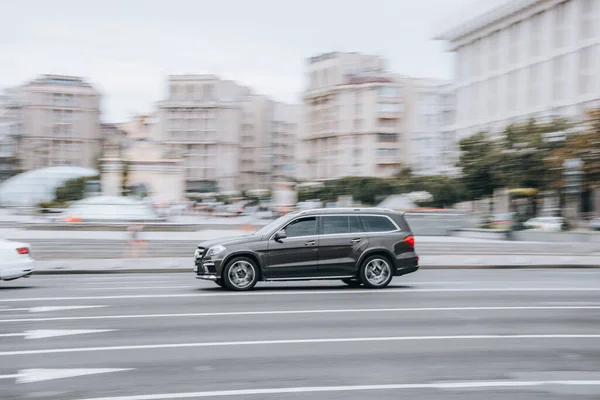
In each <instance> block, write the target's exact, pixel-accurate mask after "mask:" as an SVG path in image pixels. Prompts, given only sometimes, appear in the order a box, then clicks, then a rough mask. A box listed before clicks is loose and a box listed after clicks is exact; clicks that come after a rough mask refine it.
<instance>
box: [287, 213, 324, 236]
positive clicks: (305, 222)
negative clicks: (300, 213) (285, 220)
mask: <svg viewBox="0 0 600 400" xmlns="http://www.w3.org/2000/svg"><path fill="white" fill-rule="evenodd" d="M285 233H286V235H287V237H289V238H291V237H298V236H311V235H314V234H316V233H317V218H316V217H309V218H300V219H297V220H295V221H294V222H292V223H291V224H289V225H288V226H286V227H285Z"/></svg>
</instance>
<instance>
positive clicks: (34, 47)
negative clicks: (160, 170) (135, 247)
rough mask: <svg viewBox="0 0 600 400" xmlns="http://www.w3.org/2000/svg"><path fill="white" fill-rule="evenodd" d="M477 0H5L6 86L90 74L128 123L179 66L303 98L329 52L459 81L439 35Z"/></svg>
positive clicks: (107, 118) (113, 114) (112, 113)
mask: <svg viewBox="0 0 600 400" xmlns="http://www.w3.org/2000/svg"><path fill="white" fill-rule="evenodd" d="M473 1H474V0H360V1H359V0H302V1H299V0H218V1H217V0H214V1H211V0H0V88H6V87H11V86H16V85H19V84H22V83H24V82H26V81H28V80H31V79H32V78H34V77H35V76H37V75H41V74H46V73H50V74H64V75H75V76H83V77H85V78H86V79H88V81H90V82H91V83H92V84H93V85H94V86H95V87H96V88H97V89H98V90H99V91H100V92H101V93H102V95H103V97H102V114H103V115H102V120H103V121H104V122H122V121H125V120H127V119H129V118H131V117H132V116H134V115H136V114H139V113H147V112H150V111H152V110H153V109H154V108H155V103H156V101H159V100H161V99H162V98H164V97H165V93H166V76H167V75H169V74H188V73H189V74H192V73H197V74H201V73H212V74H216V75H219V76H221V77H223V78H226V79H233V80H235V81H238V82H239V83H241V84H243V85H246V86H249V87H251V88H252V89H253V90H254V91H255V92H257V93H261V94H265V95H268V96H271V97H272V98H273V99H275V100H278V101H286V102H300V93H301V91H302V90H303V87H304V85H305V81H306V77H305V74H304V67H305V65H306V59H307V58H309V57H311V56H314V55H318V54H321V53H326V52H330V51H357V52H363V53H369V54H378V55H381V56H383V57H385V58H386V59H387V60H388V69H389V70H390V71H393V72H396V73H400V74H404V75H408V76H414V77H431V78H445V79H448V78H451V77H452V72H453V70H452V68H453V61H452V60H453V57H452V54H451V53H447V52H445V50H444V48H445V46H444V43H443V42H439V41H433V40H431V38H432V37H433V34H434V32H435V31H436V29H438V28H439V25H440V21H443V20H444V19H446V18H447V17H449V16H451V15H454V14H456V13H457V12H459V11H460V10H461V9H463V10H464V9H465V6H466V7H469V4H473ZM479 1H486V0H479ZM487 1H489V0H487Z"/></svg>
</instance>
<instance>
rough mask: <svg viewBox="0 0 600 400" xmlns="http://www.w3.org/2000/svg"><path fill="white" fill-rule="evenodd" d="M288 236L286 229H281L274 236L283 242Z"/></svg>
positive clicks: (276, 239) (277, 240)
mask: <svg viewBox="0 0 600 400" xmlns="http://www.w3.org/2000/svg"><path fill="white" fill-rule="evenodd" d="M285 238H287V235H286V234H285V231H279V232H277V233H276V234H275V236H273V239H274V240H275V241H276V242H281V241H282V240H283V239H285Z"/></svg>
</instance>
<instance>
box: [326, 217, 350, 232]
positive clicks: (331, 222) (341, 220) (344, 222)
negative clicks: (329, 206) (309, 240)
mask: <svg viewBox="0 0 600 400" xmlns="http://www.w3.org/2000/svg"><path fill="white" fill-rule="evenodd" d="M321 218H322V221H323V235H334V234H336V233H348V232H350V229H349V227H348V219H349V217H348V216H347V215H331V216H326V217H321Z"/></svg>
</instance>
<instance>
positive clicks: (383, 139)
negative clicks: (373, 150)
mask: <svg viewBox="0 0 600 400" xmlns="http://www.w3.org/2000/svg"><path fill="white" fill-rule="evenodd" d="M377 141H378V142H379V143H396V142H398V135H397V134H396V133H378V134H377Z"/></svg>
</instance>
